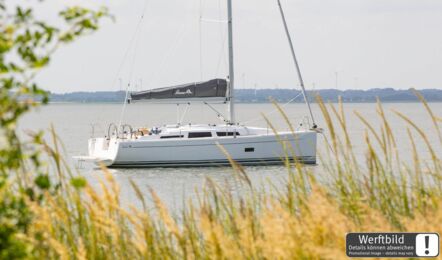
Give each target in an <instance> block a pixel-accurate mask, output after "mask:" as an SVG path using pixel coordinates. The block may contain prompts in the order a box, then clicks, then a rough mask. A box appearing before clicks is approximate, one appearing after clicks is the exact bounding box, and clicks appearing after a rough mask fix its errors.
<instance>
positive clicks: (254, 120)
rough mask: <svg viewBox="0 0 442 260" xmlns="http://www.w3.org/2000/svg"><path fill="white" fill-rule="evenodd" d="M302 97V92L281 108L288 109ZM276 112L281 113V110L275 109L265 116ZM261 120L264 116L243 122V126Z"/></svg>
mask: <svg viewBox="0 0 442 260" xmlns="http://www.w3.org/2000/svg"><path fill="white" fill-rule="evenodd" d="M301 95H302V92H300V93H299V94H298V95H296V96H295V97H294V98H292V99H290V100H289V101H288V102H287V103H285V104H283V105H280V107H281V108H284V107H286V106H287V105H289V104H290V103H292V102H293V101H295V100H296V99H297V98H298V97H299V96H301ZM276 112H279V110H278V109H276V108H275V109H273V110H272V111H270V112H269V113H267V114H265V116H269V115H273V114H274V113H276ZM259 120H262V116H260V117H257V118H255V119H252V120H248V121H246V122H243V124H247V123H251V122H256V121H259Z"/></svg>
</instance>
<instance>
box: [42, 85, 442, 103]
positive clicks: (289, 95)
mask: <svg viewBox="0 0 442 260" xmlns="http://www.w3.org/2000/svg"><path fill="white" fill-rule="evenodd" d="M418 92H419V93H420V94H421V95H422V96H423V97H424V98H425V99H426V100H427V101H428V102H442V89H423V90H419V91H418ZM307 94H308V96H309V97H310V100H311V101H312V102H315V98H313V97H315V96H316V95H318V94H319V95H320V96H321V98H322V99H323V100H324V101H325V102H332V103H333V102H338V99H339V97H341V98H342V101H343V102H344V103H375V102H376V100H377V98H379V99H380V100H381V101H382V102H383V103H414V102H419V100H418V98H417V97H416V95H415V94H414V92H413V91H412V90H395V89H392V88H376V89H369V90H337V89H321V90H316V91H308V92H307ZM125 96H126V93H125V92H124V91H101V92H73V93H65V94H57V93H50V99H49V100H50V102H51V103H122V102H123V100H124V98H125ZM270 97H271V98H272V99H274V100H276V101H277V102H279V103H286V102H288V101H290V100H292V99H293V98H295V97H296V99H295V100H294V101H293V103H303V102H304V99H303V95H302V93H301V92H300V91H299V90H294V89H256V90H255V89H237V90H236V91H235V100H236V102H237V103H244V104H265V103H269V102H270V101H269V98H270Z"/></svg>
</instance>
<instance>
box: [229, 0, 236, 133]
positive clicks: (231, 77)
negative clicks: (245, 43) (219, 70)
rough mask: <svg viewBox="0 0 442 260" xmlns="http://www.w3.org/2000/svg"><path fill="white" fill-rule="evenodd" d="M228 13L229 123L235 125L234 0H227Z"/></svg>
mask: <svg viewBox="0 0 442 260" xmlns="http://www.w3.org/2000/svg"><path fill="white" fill-rule="evenodd" d="M227 15H228V21H227V23H228V30H229V32H228V35H229V107H228V110H229V123H230V124H232V125H234V124H235V123H236V122H235V121H236V120H235V101H234V90H235V70H234V65H233V24H232V16H233V14H232V0H227Z"/></svg>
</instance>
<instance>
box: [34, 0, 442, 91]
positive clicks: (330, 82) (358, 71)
mask: <svg viewBox="0 0 442 260" xmlns="http://www.w3.org/2000/svg"><path fill="white" fill-rule="evenodd" d="M25 2H26V1H25ZM200 2H201V3H202V7H201V8H200ZM145 3H147V11H146V13H145V16H144V19H143V21H142V23H141V26H140V27H139V33H138V34H137V37H136V39H135V43H134V46H136V47H133V48H131V50H130V51H129V55H128V59H127V60H126V63H125V64H124V65H123V66H122V68H123V69H122V71H121V73H120V74H119V75H117V71H118V68H119V67H120V64H121V61H122V59H123V56H124V53H125V52H126V49H127V47H128V45H129V42H130V39H131V38H132V37H133V35H134V31H135V30H136V25H137V23H138V21H139V20H140V16H141V14H142V10H143V8H144V5H145ZM282 4H283V6H284V8H285V11H286V16H287V20H288V23H289V27H290V31H291V33H292V36H293V40H294V44H295V49H296V52H297V55H298V58H299V61H300V64H301V69H302V71H303V75H304V79H305V82H306V85H307V88H308V89H310V90H311V89H330V88H336V86H337V88H338V89H339V90H345V89H369V88H387V87H388V88H394V89H409V88H412V87H414V88H416V89H442V77H441V76H440V69H441V68H442V34H441V33H440V32H441V31H442V15H441V14H442V2H440V1H437V0H390V1H380V0H372V1H363V0H333V1H326V2H324V1H319V0H295V1H288V0H283V1H282ZM65 5H82V6H87V7H98V6H100V5H105V6H108V7H109V10H110V12H111V13H112V14H113V15H115V17H116V21H115V22H111V21H106V22H105V23H103V24H102V26H101V28H100V30H99V31H98V32H97V33H95V34H94V35H92V36H87V37H84V38H82V39H81V40H80V41H78V42H77V43H75V44H72V45H69V46H67V47H63V48H62V49H61V50H59V51H58V52H57V53H56V55H55V56H54V58H53V60H52V63H51V66H50V67H49V68H48V69H46V70H44V71H42V72H41V73H40V74H39V76H38V77H37V81H38V83H40V84H41V86H42V87H43V88H45V89H47V90H49V91H51V92H54V93H66V92H76V91H116V90H119V89H120V84H119V80H118V79H119V78H121V79H122V82H124V85H126V84H127V83H128V82H129V81H131V82H132V84H131V85H132V87H131V89H135V88H136V87H135V86H137V88H138V89H140V88H141V85H142V86H143V89H150V88H155V87H163V86H169V85H175V84H180V83H187V82H194V81H199V80H201V79H203V80H206V79H210V78H214V77H225V76H226V75H227V66H226V58H227V54H226V50H225V49H226V44H225V36H226V30H225V27H226V26H225V25H224V24H219V23H213V22H201V33H200V26H199V25H200V22H199V16H200V13H201V14H202V17H203V18H204V19H216V20H218V19H221V20H225V13H226V8H225V1H224V0H223V1H221V0H185V1H183V0H161V1H160V0H133V1H130V3H129V2H128V1H122V0H98V1H87V0H47V1H45V2H43V4H39V5H36V6H38V7H37V10H36V11H37V14H38V16H39V17H43V18H45V19H47V20H48V21H53V22H56V21H57V19H56V18H55V16H54V13H56V10H59V9H61V8H62V7H63V6H65ZM48 7H50V8H48ZM54 11H55V12H54ZM200 35H201V42H202V45H201V46H202V48H201V54H202V67H203V69H202V71H201V69H200V64H201V63H200ZM234 37H235V38H234V41H235V72H236V86H237V88H242V89H244V88H258V89H261V88H295V87H296V86H297V85H298V83H297V77H296V74H295V70H294V67H293V63H292V60H291V56H290V51H289V47H288V44H287V40H286V38H285V35H284V31H283V26H282V22H281V18H280V16H279V13H278V9H277V3H276V0H258V1H256V0H255V1H252V0H241V1H234ZM135 49H136V51H135ZM221 50H224V51H223V52H221ZM134 53H136V55H134ZM135 56H136V58H134V57H135ZM336 73H337V75H338V77H337V79H338V80H337V84H336ZM141 82H142V84H141ZM123 88H124V87H123Z"/></svg>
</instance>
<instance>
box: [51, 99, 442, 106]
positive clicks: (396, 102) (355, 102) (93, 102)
mask: <svg viewBox="0 0 442 260" xmlns="http://www.w3.org/2000/svg"><path fill="white" fill-rule="evenodd" d="M328 102H329V101H326V103H328ZM381 102H382V103H383V104H408V103H409V104H416V103H421V102H420V101H419V100H415V101H412V100H409V101H407V100H404V101H400V100H398V101H382V100H381ZM427 102H428V103H442V101H427ZM281 103H284V102H278V104H281ZM312 103H313V104H316V103H317V102H315V101H312ZM330 103H332V104H337V103H339V102H338V101H333V102H330ZM343 103H344V104H376V103H377V102H376V101H365V102H362V101H352V102H350V101H344V102H343ZM48 104H50V105H69V104H84V105H93V104H105V105H121V104H122V102H105V101H91V102H81V101H66V102H58V101H55V102H49V103H48ZM138 104H163V105H168V104H171V103H155V102H151V103H149V102H140V103H138ZM236 104H245V105H253V104H272V103H271V102H240V101H238V102H236ZM292 104H303V102H292Z"/></svg>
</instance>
